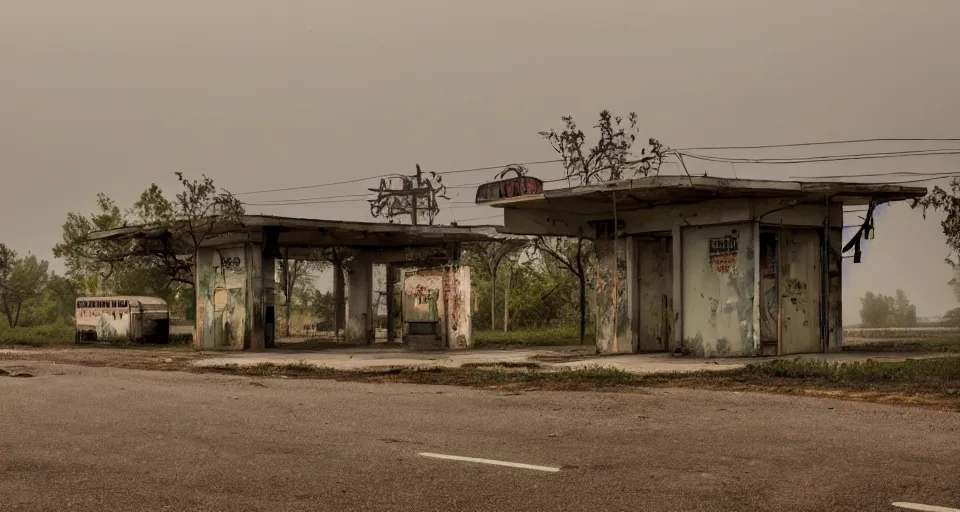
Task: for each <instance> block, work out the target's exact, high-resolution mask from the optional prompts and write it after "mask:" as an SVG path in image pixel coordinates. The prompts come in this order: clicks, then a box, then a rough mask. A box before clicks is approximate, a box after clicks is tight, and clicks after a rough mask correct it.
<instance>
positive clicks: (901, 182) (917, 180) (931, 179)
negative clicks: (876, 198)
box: [870, 173, 960, 185]
mask: <svg viewBox="0 0 960 512" xmlns="http://www.w3.org/2000/svg"><path fill="white" fill-rule="evenodd" d="M947 178H960V174H957V173H954V174H953V175H952V176H937V177H934V178H918V179H915V180H903V181H884V182H880V183H876V184H877V185H900V184H904V183H923V182H927V181H937V180H945V179H947ZM870 184H871V185H873V184H874V183H870Z"/></svg>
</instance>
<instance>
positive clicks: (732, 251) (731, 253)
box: [710, 235, 739, 274]
mask: <svg viewBox="0 0 960 512" xmlns="http://www.w3.org/2000/svg"><path fill="white" fill-rule="evenodd" d="M738 244H739V241H738V239H737V237H735V236H730V235H727V236H724V237H720V238H711V239H710V266H712V267H713V270H714V272H717V273H720V274H728V273H730V272H733V271H735V270H736V269H737V251H738Z"/></svg>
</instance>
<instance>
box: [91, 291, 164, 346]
mask: <svg viewBox="0 0 960 512" xmlns="http://www.w3.org/2000/svg"><path fill="white" fill-rule="evenodd" d="M76 319H77V334H76V342H77V343H80V342H83V341H97V340H99V341H152V342H166V341H167V340H168V338H169V334H170V310H169V309H168V308H167V302H166V301H165V300H163V299H158V298H156V297H132V296H118V297H79V298H78V299H77V311H76Z"/></svg>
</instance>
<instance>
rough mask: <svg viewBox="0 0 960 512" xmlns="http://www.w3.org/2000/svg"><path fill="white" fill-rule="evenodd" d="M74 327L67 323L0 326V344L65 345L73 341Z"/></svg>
mask: <svg viewBox="0 0 960 512" xmlns="http://www.w3.org/2000/svg"><path fill="white" fill-rule="evenodd" d="M75 333H76V329H75V328H74V326H72V325H69V324H49V325H38V326H35V327H2V328H0V344H7V345H27V346H33V347H40V346H45V345H66V344H71V343H73V342H74V339H75Z"/></svg>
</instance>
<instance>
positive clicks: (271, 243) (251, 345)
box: [91, 215, 499, 351]
mask: <svg viewBox="0 0 960 512" xmlns="http://www.w3.org/2000/svg"><path fill="white" fill-rule="evenodd" d="M174 224H175V225H174ZM174 224H155V225H146V226H129V227H123V228H117V229H112V230H109V231H102V232H98V233H94V234H92V235H91V239H92V240H131V239H136V240H138V241H139V242H140V243H143V244H158V243H161V241H163V240H167V239H170V238H172V237H175V236H184V235H183V233H184V232H185V228H184V227H183V221H180V222H179V223H174ZM194 228H195V229H197V230H198V231H202V232H203V233H205V234H206V235H208V238H207V239H206V240H205V241H204V242H203V243H202V244H201V246H200V248H199V251H198V253H197V254H196V272H195V276H194V277H195V280H196V286H195V290H196V304H197V310H196V330H195V334H194V337H193V342H194V346H195V347H196V348H198V349H202V350H255V351H259V350H264V349H265V348H268V347H271V346H273V343H274V340H275V337H276V326H277V322H276V320H277V314H276V292H277V273H276V272H275V268H276V261H277V260H278V259H280V258H287V259H290V260H307V259H311V258H316V257H317V254H316V250H317V249H321V248H329V247H337V248H341V249H349V250H350V251H351V253H352V256H351V257H350V258H349V261H345V262H344V264H343V265H344V268H345V270H346V274H347V279H346V288H347V291H348V292H349V293H347V304H346V307H345V308H343V307H342V305H341V304H338V305H337V307H338V309H341V308H342V309H345V312H344V314H345V316H346V319H345V320H346V325H345V335H346V336H345V337H346V340H347V341H349V342H354V343H372V342H373V341H374V338H375V334H376V313H377V312H376V310H375V308H374V300H373V296H374V271H373V269H374V265H384V266H385V267H386V272H387V275H388V276H390V275H391V274H393V273H396V272H401V275H402V276H403V279H402V280H401V282H400V284H401V286H402V289H401V290H402V293H401V297H402V304H401V310H402V311H401V325H400V326H399V327H400V329H396V327H397V326H395V325H394V324H393V317H394V314H393V307H394V301H392V300H387V301H386V309H387V319H388V320H387V338H388V340H391V341H393V340H395V339H396V338H397V336H396V335H397V332H396V331H397V330H399V331H400V333H399V334H400V336H401V337H402V339H404V341H408V340H409V341H411V342H413V343H411V346H415V348H469V347H470V346H472V340H473V337H472V334H471V329H472V324H471V311H470V308H469V307H468V306H469V304H470V272H469V268H465V267H460V266H459V265H458V264H457V261H458V260H459V253H460V246H461V244H463V243H466V242H482V241H492V240H495V239H497V238H498V237H499V235H498V233H497V232H496V230H495V229H494V228H493V227H490V226H469V227H466V226H464V227H456V226H404V225H398V224H383V223H371V222H344V221H330V220H320V219H298V218H290V217H275V216H265V215H245V216H243V217H241V218H240V219H236V220H233V221H224V220H222V219H215V218H209V219H204V220H202V221H196V222H195V225H194ZM396 283H397V281H396V280H395V279H393V278H392V277H388V278H387V279H386V288H387V290H386V295H387V296H388V297H393V296H394V291H395V290H394V287H395V285H396ZM338 315H339V313H338Z"/></svg>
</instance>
